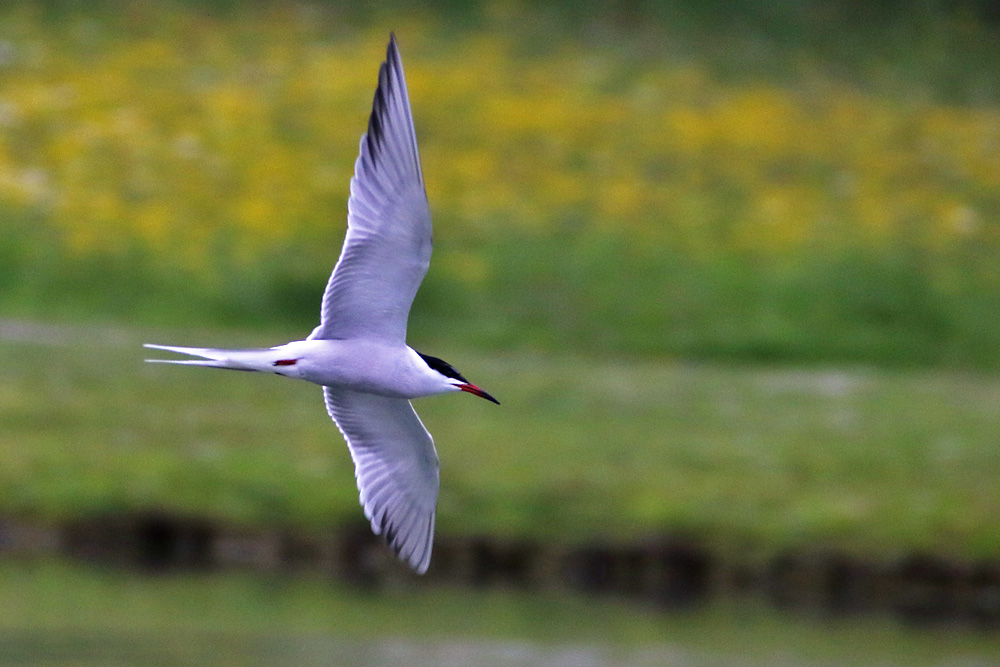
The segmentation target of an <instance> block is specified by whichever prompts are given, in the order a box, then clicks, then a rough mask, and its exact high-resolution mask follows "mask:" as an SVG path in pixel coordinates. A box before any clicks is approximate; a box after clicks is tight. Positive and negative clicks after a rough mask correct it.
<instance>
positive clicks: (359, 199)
mask: <svg viewBox="0 0 1000 667" xmlns="http://www.w3.org/2000/svg"><path fill="white" fill-rule="evenodd" d="M347 210H348V214H347V235H346V237H345V239H344V247H343V249H342V250H341V252H340V259H339V260H338V261H337V265H336V267H335V268H334V270H333V273H332V275H331V276H330V281H329V282H328V283H327V286H326V292H325V293H324V295H323V307H322V311H321V317H320V325H319V326H318V327H316V329H315V330H314V331H313V332H312V334H311V335H310V336H309V338H321V339H332V338H355V337H366V338H375V339H381V340H385V341H387V342H394V343H404V342H405V341H406V320H407V317H408V316H409V313H410V305H411V304H412V303H413V297H414V296H415V295H416V293H417V288H418V287H419V286H420V281H422V280H423V278H424V275H425V274H426V273H427V267H428V266H429V265H430V259H431V214H430V209H429V207H428V205H427V193H426V191H425V190H424V177H423V173H422V172H421V170H420V155H419V153H418V152H417V135H416V132H415V131H414V129H413V116H412V114H411V113H410V101H409V97H408V95H407V92H406V79H405V77H404V76H403V63H402V61H401V60H400V57H399V49H398V48H397V47H396V37H395V35H393V36H391V37H390V40H389V46H388V48H387V50H386V59H385V62H384V63H382V66H381V68H380V69H379V74H378V88H376V90H375V99H374V101H373V102H372V112H371V116H370V117H369V119H368V131H367V132H366V133H365V134H364V135H363V136H362V137H361V149H360V154H359V155H358V159H357V161H356V162H355V163H354V178H352V179H351V196H350V199H349V200H348V202H347Z"/></svg>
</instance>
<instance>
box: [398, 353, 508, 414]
mask: <svg viewBox="0 0 1000 667" xmlns="http://www.w3.org/2000/svg"><path fill="white" fill-rule="evenodd" d="M417 354H419V355H420V358H421V359H423V360H424V363H426V364H427V365H428V366H429V367H430V369H431V370H433V371H436V372H438V373H440V374H441V375H443V376H444V377H445V378H447V380H448V382H449V383H450V384H451V386H453V387H455V388H456V389H457V390H459V391H465V392H468V393H470V394H474V395H476V396H478V397H480V398H485V399H486V400H487V401H491V402H493V403H496V404H497V405H500V401H498V400H497V399H495V398H493V396H491V395H490V394H489V392H487V391H485V390H483V389H480V388H479V387H477V386H476V385H474V384H472V383H471V382H469V381H468V380H466V379H465V377H464V376H463V375H462V374H461V373H459V372H458V370H457V369H456V368H455V367H454V366H452V365H451V364H449V363H448V362H447V361H445V360H444V359H438V358H437V357H432V356H430V355H427V354H421V353H420V352H417Z"/></svg>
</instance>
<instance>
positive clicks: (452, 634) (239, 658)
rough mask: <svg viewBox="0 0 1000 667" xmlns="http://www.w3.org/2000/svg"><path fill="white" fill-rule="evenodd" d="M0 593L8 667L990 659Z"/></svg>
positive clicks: (924, 646)
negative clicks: (457, 661)
mask: <svg viewBox="0 0 1000 667" xmlns="http://www.w3.org/2000/svg"><path fill="white" fill-rule="evenodd" d="M0 596H2V598H3V599H4V600H5V601H6V604H5V605H4V606H3V608H2V610H0V653H2V654H3V656H4V664H8V665H35V666H39V667H41V666H48V665H66V664H73V665H88V664H95V665H96V664H101V665H104V664H128V665H171V664H183V665H197V666H198V667H202V666H207V665H219V666H222V665H238V664H248V663H259V662H261V661H264V662H266V663H267V664H270V665H297V666H300V665H321V664H322V665H328V664H331V661H333V662H336V663H337V664H343V665H359V666H361V665H374V664H378V665H385V664H407V665H425V664H426V665H435V664H442V663H449V662H454V661H455V659H456V656H461V658H460V661H461V662H462V663H463V664H480V663H484V664H499V665H521V664H564V663H567V662H572V663H573V664H578V663H579V661H580V660H581V659H586V660H587V664H592V665H595V666H596V665H612V664H614V665H653V664H664V663H665V662H669V663H672V662H683V663H684V664H694V665H702V664H704V665H709V664H730V663H732V664H761V665H773V664H789V665H791V664H796V665H812V664H838V665H870V664H880V665H940V664H951V662H949V661H955V660H964V661H969V664H980V662H981V661H982V660H985V659H987V657H986V656H988V655H990V654H991V651H992V647H993V644H992V643H991V642H992V638H989V637H984V636H977V635H974V634H967V633H961V632H957V631H955V630H948V629H937V630H923V631H921V632H906V631H904V630H902V629H900V628H899V627H898V626H895V625H893V624H892V623H888V622H885V621H883V620H879V619H872V620H866V621H863V622H862V621H860V620H859V621H845V622H841V623H826V624H823V623H820V622H818V621H817V620H816V619H801V618H800V619H796V618H790V617H787V616H783V615H780V614H776V613H774V612H769V611H766V610H763V609H760V608H757V607H752V606H750V607H740V608H737V609H735V610H734V609H722V608H715V607H713V608H708V609H703V610H700V611H697V612H693V613H689V614H683V615H667V616H665V615H663V614H662V613H660V612H657V611H655V610H651V609H644V608H642V607H637V606H636V605H628V604H622V603H617V602H613V601H612V602H609V601H602V602H600V603H597V602H596V601H593V600H587V599H585V598H563V597H560V596H555V595H547V594H537V593H535V594H523V593H514V592H504V591H491V592H485V593H483V592H479V593H470V592H462V591H455V590H448V589H439V590H430V589H422V588H409V589H405V590H397V591H392V590H390V591H384V592H380V593H374V594H373V593H367V594H366V593H361V592H359V591H357V590H351V589H345V588H343V587H340V586H337V585H335V584H333V583H331V582H329V581H328V580H325V579H321V578H319V577H317V576H315V575H299V576H290V575H285V576H280V577H273V578H266V577H265V578H261V577H260V576H259V575H256V576H250V575H240V574H232V573H230V574H224V575H220V574H200V575H184V576H160V577H144V576H138V575H135V574H130V573H121V572H111V571H106V570H94V569H87V568H81V567H71V566H66V565H56V564H50V563H36V564H24V563H18V564H11V563H6V564H4V565H3V567H2V568H0ZM470 608H474V609H475V610H476V611H475V613H473V614H470V613H469V610H470ZM449 659H450V660H449ZM977 661H979V662H977ZM963 664H964V663H963Z"/></svg>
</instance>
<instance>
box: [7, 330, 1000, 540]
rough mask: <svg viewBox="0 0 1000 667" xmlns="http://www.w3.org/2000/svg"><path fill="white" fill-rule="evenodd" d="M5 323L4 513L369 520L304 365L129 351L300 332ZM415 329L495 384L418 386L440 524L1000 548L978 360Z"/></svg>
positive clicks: (993, 393) (543, 536)
mask: <svg viewBox="0 0 1000 667" xmlns="http://www.w3.org/2000/svg"><path fill="white" fill-rule="evenodd" d="M15 330H16V331H20V332H21V333H20V337H21V338H22V340H20V341H18V342H13V341H11V340H8V341H6V342H5V343H4V344H3V346H2V348H0V349H2V353H0V388H2V389H0V428H2V432H3V433H4V438H3V440H2V444H0V456H2V458H3V460H4V461H5V464H4V466H3V470H2V472H0V482H2V483H0V489H2V492H0V513H2V514H7V515H15V516H18V515H20V516H27V517H35V518H37V519H40V520H50V521H58V520H63V519H68V518H72V517H75V516H80V515H85V514H88V513H100V512H107V511H114V510H122V511H127V510H131V509H136V508H140V509H143V508H144V509H158V510H164V511H168V512H173V513H176V514H179V515H185V516H199V517H208V518H213V519H219V520H223V521H228V522H233V523H235V524H237V525H240V524H243V525H248V526H256V527H264V526H297V527H298V528H299V529H300V530H303V531H317V532H319V531H325V530H328V529H329V528H330V526H334V525H339V524H346V523H351V522H357V521H359V520H360V519H359V517H360V508H359V507H358V502H357V492H356V490H355V487H354V480H353V469H352V465H351V461H350V457H349V456H348V453H347V450H346V448H345V447H344V446H343V444H342V440H341V436H340V435H339V433H338V432H337V430H336V429H335V428H334V425H333V424H332V423H331V422H330V420H329V419H328V418H327V416H326V414H325V411H324V410H323V409H322V400H321V394H320V392H319V390H318V389H317V388H315V387H313V386H311V385H307V384H305V383H301V384H300V383H295V382H292V381H289V380H286V379H284V378H278V377H268V376H253V375H248V374H244V373H228V372H223V371H217V370H212V369H192V368H179V367H169V366H152V365H146V364H143V363H142V359H143V357H144V356H146V355H145V354H144V353H146V352H150V351H146V350H143V349H142V348H141V347H140V344H141V343H142V342H150V341H155V342H168V343H176V344H188V343H190V344H194V343H201V344H206V345H212V344H223V343H228V344H235V345H237V346H250V345H257V346H264V345H268V344H273V343H276V342H278V341H279V340H282V339H287V338H294V336H295V334H294V333H293V332H291V331H274V332H272V333H271V334H270V335H269V336H262V335H259V334H253V335H251V334H246V333H241V332H235V331H213V330H200V331H194V330H191V331H188V330H183V331H182V330H134V329H131V328H107V327H106V328H94V327H84V326H78V327H69V326H67V327H37V328H32V327H31V326H30V325H23V326H22V327H21V328H18V327H17V326H16V324H10V325H8V332H11V331H15ZM40 341H41V342H40ZM427 351H428V352H430V353H433V354H437V355H441V356H443V357H445V358H447V359H449V360H450V361H453V362H454V363H455V364H456V365H458V366H459V368H461V369H462V371H463V372H464V373H466V374H467V375H468V377H470V378H471V379H472V380H473V381H475V382H477V383H479V384H481V385H482V386H484V387H486V388H488V389H489V391H491V392H492V393H494V394H495V395H496V396H497V397H498V398H499V399H500V400H501V402H502V403H503V405H502V406H499V407H498V406H494V405H491V404H489V403H487V402H486V401H481V400H474V399H473V398H472V397H468V396H464V395H463V396H459V397H454V396H449V397H439V398H431V399H423V400H420V401H418V402H417V407H418V409H419V411H420V414H421V415H422V417H423V418H424V421H425V423H426V424H427V426H428V428H429V429H430V430H431V432H432V433H434V434H435V436H436V437H437V441H438V450H439V454H440V456H441V460H442V484H441V497H440V503H439V510H438V527H439V530H440V531H441V532H442V533H446V534H449V535H453V536H461V535H477V534H488V535H494V536H498V537H520V538H532V539H538V540H545V541H555V542H557V543H565V544H576V543H579V542H580V541H585V540H588V539H611V540H613V541H628V540H636V539H641V538H643V537H644V536H646V535H649V534H653V533H663V532H669V533H672V534H681V535H686V536H689V537H692V538H697V539H699V540H700V541H703V542H705V543H706V544H709V545H712V546H713V547H715V548H718V549H720V550H723V551H725V550H729V551H731V552H733V553H737V552H738V553H740V554H742V555H748V554H754V553H757V554H760V555H761V556H767V555H770V554H773V553H775V552H776V551H778V550H780V549H783V548H788V547H806V548H818V547H830V548H840V549H843V550H845V551H848V552H852V553H857V554H860V555H867V556H879V557H893V556H897V555H900V554H902V553H904V552H909V551H914V550H917V551H930V552H934V553H940V554H942V555H951V556H955V557H961V558H979V557H988V556H991V555H993V554H995V553H997V550H998V549H1000V543H998V540H1000V536H998V534H997V531H996V529H995V518H996V516H997V515H998V512H1000V485H998V484H997V483H996V480H997V478H998V475H1000V450H998V449H997V447H996V439H995V437H996V434H995V425H996V423H997V421H998V419H1000V380H997V379H996V378H994V377H992V376H989V375H976V374H971V373H964V372H956V371H940V370H878V369H873V368H861V367H855V368H845V367H836V368H810V369H801V368H797V369H796V368H781V367H771V368H769V367H761V366H746V365H725V366H722V365H716V364H696V363H684V362H674V361H650V360H642V361H627V360H609V359H594V358H580V357H571V356H567V355H563V356H559V357H552V356H548V355H539V354H527V353H519V354H483V353H482V352H478V351H476V350H472V349H465V348H457V347H456V348H428V349H427Z"/></svg>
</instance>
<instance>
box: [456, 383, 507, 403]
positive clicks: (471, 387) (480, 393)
mask: <svg viewBox="0 0 1000 667" xmlns="http://www.w3.org/2000/svg"><path fill="white" fill-rule="evenodd" d="M458 388H459V389H461V390H462V391H467V392H469V393H470V394H475V395H476V396H478V397H479V398H485V399H486V400H487V401H491V402H493V403H496V404H497V405H500V401H498V400H497V399H495V398H493V397H492V396H490V395H489V393H488V392H485V391H483V390H482V389H480V388H479V387H477V386H476V385H474V384H472V383H471V382H466V383H465V384H460V385H458Z"/></svg>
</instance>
